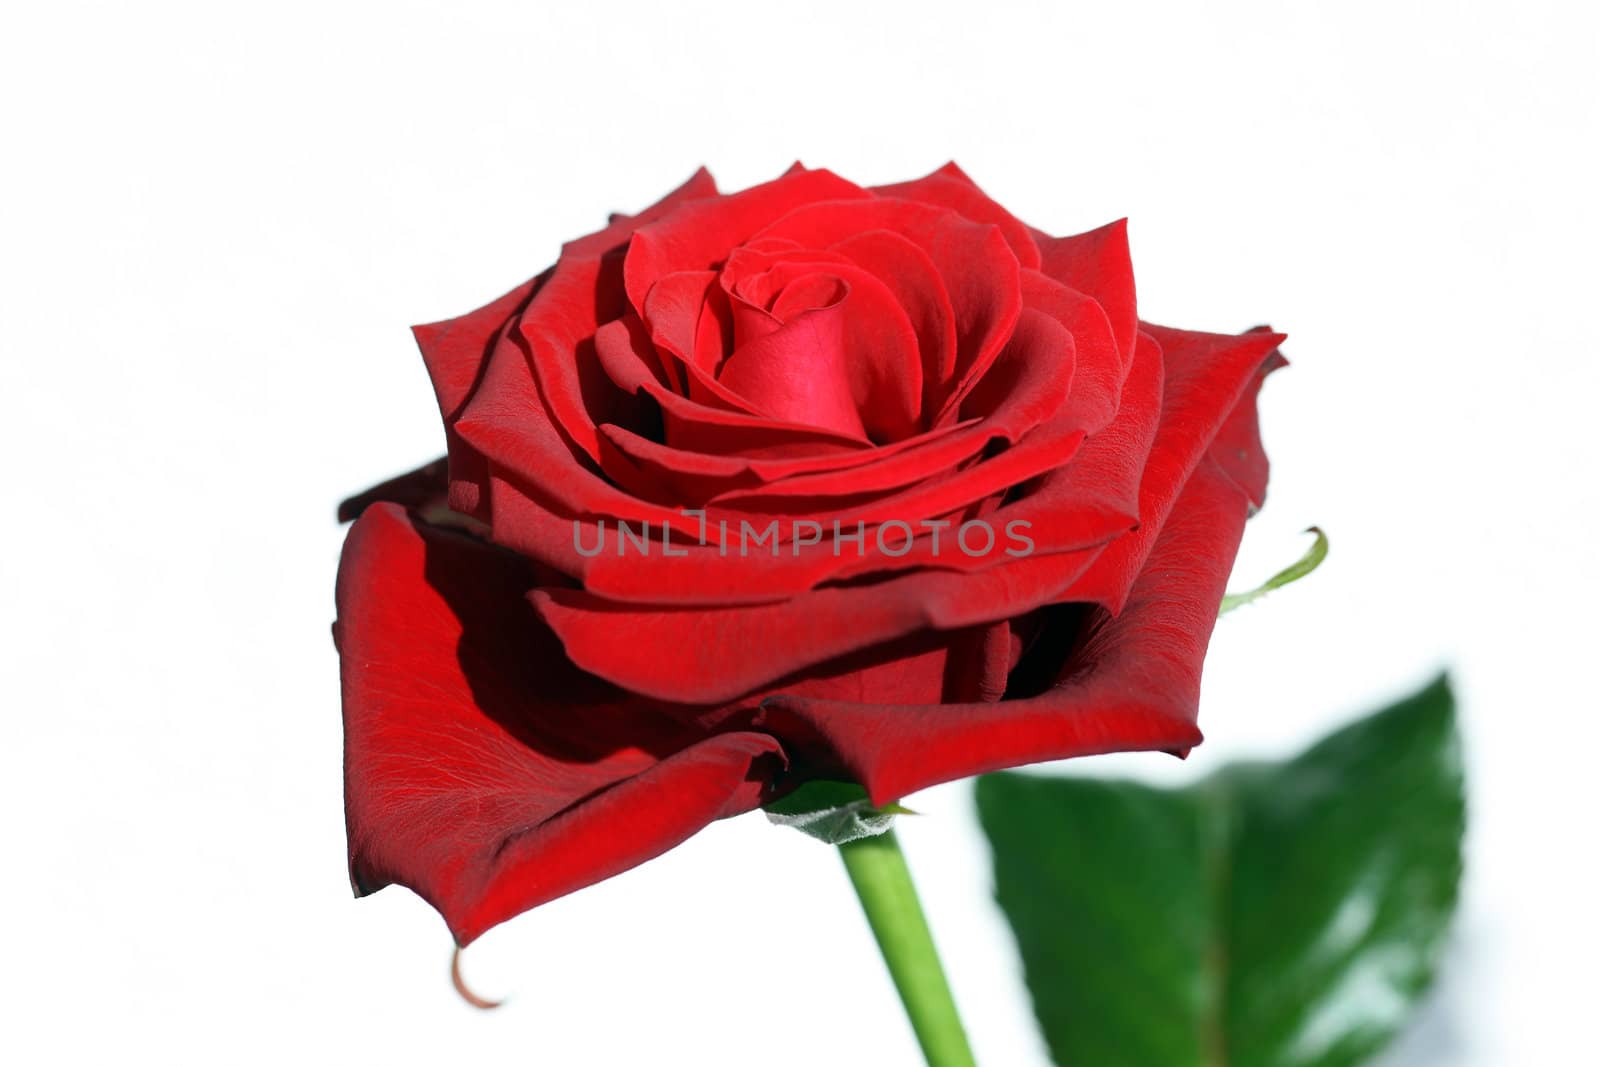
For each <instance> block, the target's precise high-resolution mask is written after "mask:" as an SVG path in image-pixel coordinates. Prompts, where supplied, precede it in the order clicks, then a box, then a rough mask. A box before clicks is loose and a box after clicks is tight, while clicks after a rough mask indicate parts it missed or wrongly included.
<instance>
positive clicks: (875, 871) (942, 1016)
mask: <svg viewBox="0 0 1600 1067" xmlns="http://www.w3.org/2000/svg"><path fill="white" fill-rule="evenodd" d="M839 854H840V856H842V857H843V859H844V868H845V870H846V871H847V872H849V875H850V881H851V884H853V885H854V886H855V890H856V896H857V897H859V898H860V900H861V910H862V911H864V912H866V913H867V922H868V923H869V924H870V925H871V926H872V933H873V935H874V936H875V937H876V938H877V939H878V948H879V949H880V950H881V951H882V952H883V962H884V963H885V964H887V965H888V967H889V976H890V977H891V978H893V979H894V985H895V989H896V990H898V991H899V993H900V1001H901V1003H903V1004H904V1005H905V1008H906V1014H907V1015H908V1016H910V1018H911V1028H912V1029H913V1030H914V1031H915V1032H916V1035H917V1042H918V1043H919V1044H920V1045H921V1046H922V1055H923V1057H924V1058H925V1059H926V1060H927V1061H928V1067H976V1063H975V1061H974V1060H973V1058H972V1047H971V1046H970V1045H968V1044H967V1032H966V1030H965V1029H964V1028H963V1027H962V1025H961V1016H960V1015H959V1014H958V1013H957V1011H956V1002H955V998H953V997H952V996H951V995H950V984H949V983H948V982H947V981H946V980H945V976H944V968H943V967H942V966H941V965H940V963H939V953H938V950H937V949H935V948H934V945H933V934H932V933H931V932H930V931H929V929H928V920H927V919H926V918H925V917H924V916H923V914H922V904H921V902H920V901H919V900H918V899H917V889H916V886H915V885H914V884H913V883H912V881H911V868H909V867H908V866H906V857H905V853H904V852H901V851H900V842H899V841H898V840H897V839H896V838H895V835H894V831H893V830H891V831H889V832H888V833H884V834H879V835H878V836H876V837H863V838H861V839H859V840H856V841H851V842H849V843H847V844H843V845H840V846H839Z"/></svg>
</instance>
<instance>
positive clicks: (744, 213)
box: [336, 166, 1281, 944]
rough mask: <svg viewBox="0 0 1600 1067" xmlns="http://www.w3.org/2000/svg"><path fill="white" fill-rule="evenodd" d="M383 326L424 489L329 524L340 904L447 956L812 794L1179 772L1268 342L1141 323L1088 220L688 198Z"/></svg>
mask: <svg viewBox="0 0 1600 1067" xmlns="http://www.w3.org/2000/svg"><path fill="white" fill-rule="evenodd" d="M416 334H417V339H418V342H419V343H420V345H421V347H422V352H423V357H424V359H425V360H426V362H427V365H428V371H429V374H430V375H431V376H432V378H433V384H434V388H435V390H436V391H437V393H438V397H439V406H440V409H441V410H442V412H443V415H444V422H445V436H446V442H447V444H448V447H449V457H448V476H447V477H446V465H445V464H442V463H437V464H432V465H430V466H429V467H426V468H423V470H421V471H419V472H416V473H415V474H414V475H411V476H406V477H404V478H400V479H397V480H396V481H394V482H391V483H389V484H387V485H385V486H380V487H378V489H376V490H374V491H372V492H371V493H368V494H365V495H364V496H362V497H360V498H357V499H356V500H354V501H352V502H350V504H349V505H347V507H346V509H345V510H346V511H347V512H348V513H355V512H360V513H361V514H360V518H359V520H358V521H357V522H356V524H355V526H354V527H353V528H352V529H351V531H350V535H349V539H348V540H347V542H346V544H345V551H344V558H343V562H342V564H341V567H340V573H339V587H338V609H339V622H338V624H337V629H336V633H337V636H338V644H339V651H340V655H341V661H342V675H343V691H344V718H345V745H346V750H345V772H346V806H347V818H348V825H349V838H350V868H351V875H352V879H353V881H354V884H355V887H356V889H357V891H358V892H361V893H366V892H370V891H372V890H375V889H378V888H380V887H382V886H384V885H387V884H389V883H391V882H399V883H401V884H403V885H407V886H410V887H411V888H412V889H414V890H416V891H417V892H418V893H420V894H421V895H422V896H423V897H425V898H426V899H427V900H428V901H429V902H430V903H432V904H433V905H434V907H436V908H438V909H439V911H440V912H442V913H443V914H444V916H445V918H446V920H447V921H448V923H449V925H450V928H451V930H452V931H453V932H454V934H455V937H456V939H457V941H459V942H460V943H462V944H466V943H467V942H469V941H471V940H472V939H473V938H475V937H477V936H478V935H479V934H481V933H483V932H484V931H485V930H487V929H488V928H489V927H491V926H493V925H495V924H496V923H499V922H501V921H503V920H505V919H508V918H510V917H511V916H513V915H516V914H517V913H519V912H521V911H524V910H526V909H527V908H531V907H533V906H535V905H537V904H540V903H542V902H544V901H547V900H550V899H551V898H553V897H557V896H560V895H561V894H564V893H569V892H571V891H573V890H575V889H578V888H581V887H582V886H585V885H588V884H590V883H592V882H595V881H598V880H599V879H602V878H606V877H608V876H610V875H613V874H616V873H618V872H620V871H623V870H626V869H627V868H629V867H631V866H633V865H635V864H637V863H640V862H641V861H643V860H646V859H648V858H650V857H652V856H654V855H657V854H658V853H660V852H662V851H664V850H666V849H668V848H670V847H672V846H673V845H675V844H677V843H678V842H680V841H682V840H683V839H685V838H686V837H688V836H689V835H691V834H693V833H694V832H695V831H697V830H698V829H700V828H701V827H702V826H704V825H705V824H706V823H708V822H709V821H711V820H713V819H717V818H720V817H722V816H726V815H734V814H737V813H740V812H743V811H747V810H749V809H751V808H753V807H756V806H757V805H760V804H762V803H763V802H765V801H768V800H771V799H773V798H775V797H776V796H778V795H780V794H782V793H784V792H786V791H788V790H789V789H792V788H793V787H794V786H795V785H797V784H799V783H801V782H804V781H806V780H808V779H811V778H817V777H834V778H848V779H853V780H855V781H859V782H860V783H862V784H863V785H864V786H865V787H866V788H867V790H868V792H869V793H870V794H871V796H872V798H873V799H874V801H877V802H887V801H889V800H892V799H895V798H897V797H899V796H902V795H904V794H906V793H909V792H912V791H913V790H917V789H920V788H922V787H924V786H929V785H933V784H935V783H937V782H944V781H949V780H951V779H955V778H961V777H965V776H967V775H972V774H978V773H980V772H984V771H990V770H995V769H997V768H1002V767H1010V766H1014V765H1017V764H1023V763H1030V762H1034V761H1037V760H1047V759H1058V758H1062V757H1067V756H1079V755H1085V754H1089V753H1101V752H1111V751H1121V750H1132V749H1170V750H1184V749H1187V748H1188V747H1189V746H1191V745H1194V744H1196V743H1197V742H1199V740H1200V731H1199V730H1198V729H1197V728H1196V726H1195V708H1196V699H1197V693H1198V687H1199V679H1200V665H1201V660H1202V658H1203V656H1204V653H1205V648H1206V643H1207V641H1208V639H1209V636H1210V633H1211V628H1212V624H1213V621H1214V619H1215V617H1216V611H1217V605H1218V602H1219V600H1220V598H1221V596H1222V592H1223V583H1224V580H1225V578H1226V576H1227V574H1228V570H1229V568H1230V566H1231V564H1232V561H1233V557H1234V553H1235V551H1236V549H1237V547H1238V543H1239V538H1240V534H1241V530H1242V527H1243V525H1244V521H1245V518H1246V516H1247V514H1248V513H1249V512H1250V510H1251V509H1252V506H1253V505H1254V504H1259V503H1260V500H1261V497H1262V494H1263V491H1264V489H1265V485H1266V475H1267V468H1266V459H1265V457H1264V455H1263V454H1262V451H1261V447H1260V441H1259V438H1258V435H1257V432H1256V421H1255V392H1256V389H1257V387H1258V385H1259V383H1260V381H1261V379H1262V377H1263V375H1264V374H1265V373H1266V371H1268V370H1270V369H1271V368H1272V367H1273V366H1274V365H1276V364H1277V363H1279V362H1281V360H1280V359H1279V358H1278V356H1277V354H1276V352H1275V348H1276V346H1277V344H1278V342H1279V341H1280V340H1281V337H1280V336H1279V335H1276V334H1272V333H1268V332H1265V331H1253V332H1250V333H1246V334H1243V335H1241V336H1236V337H1235V336H1223V335H1216V334H1205V333H1193V332H1189V331H1182V330H1172V329H1165V328H1162V327H1158V326H1151V325H1147V324H1143V323H1140V322H1139V321H1138V319H1137V316H1136V313H1135V308H1134V289H1133V275H1132V270H1131V266H1130V263H1129V258H1128V249H1127V244H1126V240H1125V236H1124V230H1123V226H1122V224H1121V223H1114V224H1112V225H1110V226H1107V227H1104V228H1102V229H1099V230H1095V231H1093V232H1090V233H1086V234H1081V235H1079V236H1077V237H1066V238H1054V237H1048V236H1046V235H1044V234H1042V233H1040V232H1038V231H1036V230H1032V229H1030V228H1029V227H1027V226H1025V225H1023V224H1022V223H1020V222H1018V221H1017V220H1016V219H1015V218H1013V217H1012V216H1011V215H1010V214H1009V213H1007V212H1006V211H1005V210H1004V209H1003V208H1001V207H1000V206H999V205H998V204H996V203H994V201H992V200H990V199H989V198H988V197H987V196H985V195H984V194H983V193H982V192H981V191H980V190H979V189H978V187H977V186H976V185H974V184H973V183H972V182H971V180H969V179H968V178H967V177H966V175H964V174H962V173H961V171H959V170H958V169H956V168H955V167H954V166H950V167H946V168H944V169H943V170H940V171H938V172H937V173H935V174H932V175H930V176H928V177H926V178H923V179H921V180H919V181H914V182H908V183H906V184H903V185H894V186H887V187H883V188H878V189H863V188H860V187H858V186H856V185H853V184H851V183H850V182H847V181H845V180H843V179H842V178H839V177H837V176H835V175H833V174H831V173H829V172H828V171H822V170H805V169H802V168H799V167H796V168H794V169H793V170H791V171H790V172H789V173H787V174H785V175H784V176H783V177H782V178H779V179H778V180H777V181H774V182H771V183H769V184H766V185H761V186H757V187H756V188H753V189H747V190H745V191H744V192H741V193H736V194H733V195H728V196H723V195H719V194H718V193H717V190H716V187H715V186H714V184H713V183H712V180H711V178H710V176H709V175H707V174H706V173H704V172H701V173H699V174H697V175H695V176H694V177H693V178H691V179H690V180H689V182H688V183H687V184H685V185H684V186H683V187H682V188H680V189H678V190H677V191H676V192H674V193H672V194H671V195H669V196H668V197H667V198H666V199H665V200H663V201H662V202H661V203H659V204H657V205H656V206H654V207H652V208H650V209H648V210H647V211H645V212H643V213H642V214H640V215H638V216H635V217H632V218H628V217H619V218H617V219H615V220H614V221H613V222H612V224H611V225H610V226H609V227H608V228H606V229H605V230H602V231H600V232H599V233H596V234H592V235H590V236H588V237H584V238H581V239H579V240H577V241H574V242H572V243H571V244H569V245H567V246H566V247H565V248H564V249H563V250H562V254H561V258H560V259H559V261H558V262H557V263H556V264H555V266H553V267H551V268H550V269H549V270H548V271H546V272H545V273H543V274H541V275H540V276H539V277H537V278H535V279H534V280H533V281H531V282H529V283H528V284H526V285H524V286H522V287H521V288H519V289H517V290H515V291H514V292H511V293H509V294H507V295H506V296H504V297H502V298H501V299H499V300H497V301H495V302H494V303H492V304H490V305H488V306H487V307H485V308H483V309H482V310H479V311H475V312H473V313H471V314H469V315H466V316H463V317H462V318H459V319H454V320H451V321H449V322H443V323H439V324H436V325H433V326H424V327H419V328H418V329H417V331H416ZM402 504H404V505H407V506H408V507H409V508H410V509H411V510H407V509H406V508H405V507H402V506H400V505H402ZM369 505H370V506H369ZM363 508H364V511H363V510H362V509H363ZM747 531H748V535H747Z"/></svg>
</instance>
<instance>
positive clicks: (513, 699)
mask: <svg viewBox="0 0 1600 1067" xmlns="http://www.w3.org/2000/svg"><path fill="white" fill-rule="evenodd" d="M529 581H530V576H529V573H528V571H527V569H526V566H525V564H524V563H523V562H522V561H521V560H519V559H518V558H517V557H515V556H513V555H511V554H509V553H506V552H503V551H501V550H499V549H495V548H493V547H490V546H487V545H485V544H483V543H482V542H479V541H476V540H473V539H470V538H467V537H464V536H461V535H457V534H452V533H448V532H442V531H439V530H436V529H433V528H430V527H427V526H424V525H422V524H418V523H414V522H413V521H412V520H410V519H408V518H407V517H406V516H405V514H404V513H403V512H402V511H401V510H400V509H399V508H397V507H395V506H394V505H390V504H378V505H374V506H373V507H371V508H369V509H368V510H367V511H366V513H365V514H364V515H363V516H362V518H361V519H360V521H358V522H357V523H356V525H355V526H354V527H352V529H351V531H350V536H349V539H348V540H347V542H346V545H345V552H344V558H343V561H342V563H341V566H340V573H339V588H338V604H339V622H338V624H337V627H336V636H337V639H338V644H339V651H340V665H341V675H342V679H343V691H344V717H345V805H346V819H347V824H348V831H349V842H350V872H351V881H352V883H353V885H354V886H355V889H356V892H357V893H359V894H365V893H370V892H373V891H374V890H377V889H379V888H381V887H383V886H385V885H388V884H390V883H394V882H398V883H400V884H402V885H406V886H408V887H410V888H411V889H414V890H415V891H416V892H417V893H418V894H420V895H421V896H422V897H423V898H424V899H426V900H427V901H428V902H429V903H430V904H432V905H433V906H434V907H435V908H437V909H438V910H439V911H440V912H441V913H442V914H443V915H444V917H445V920H446V921H447V922H448V923H449V925H450V929H451V932H452V933H454V935H455V937H456V940H457V941H458V942H459V943H461V944H466V943H468V942H470V941H471V940H473V939H474V938H476V937H477V936H478V935H479V934H481V933H483V932H484V931H485V930H487V929H488V928H489V927H491V926H494V925H495V924H496V923H499V922H503V921H504V920H506V919H509V918H511V917H512V916H513V915H516V914H518V913H519V912H522V911H525V910H527V909H528V908H531V907H534V906H535V905H537V904H540V903H543V902H544V901H547V900H550V899H552V898H554V897H557V896H561V895H562V894H565V893H569V892H572V891H573V890H575V889H579V888H582V887H583V886H586V885H589V884H591V883H593V882H597V881H599V880H601V879H603V878H607V877H609V876H611V875H614V874H617V873H620V872H621V871H624V870H627V869H628V868H629V867H633V866H635V865H637V864H638V863H641V862H643V861H644V860H647V859H650V858H652V857H653V856H656V855H658V854H660V853H662V852H664V851H666V850H667V849H669V848H671V847H672V846H674V845H676V844H678V843H679V842H681V841H683V840H684V839H685V838H687V837H689V836H690V835H691V834H693V833H694V832H695V831H697V830H698V829H700V828H701V827H702V826H704V825H705V824H706V823H708V822H710V821H712V820H713V819H716V818H719V817H721V816H725V815H730V814H735V813H737V812H741V811H745V810H748V809H749V808H751V807H754V806H755V805H756V804H757V803H759V801H760V799H761V795H762V791H763V789H764V787H765V783H766V782H767V781H768V780H769V778H770V776H771V775H772V774H773V773H775V772H776V771H777V770H778V769H779V768H780V765H781V763H782V755H781V752H780V749H779V746H778V743H777V742H776V741H775V740H774V739H773V738H772V737H770V736H767V735H764V734H758V733H750V732H742V731H736V732H727V733H718V734H713V733H707V732H705V731H703V730H700V729H698V728H696V727H694V726H693V725H692V724H691V723H689V722H686V721H684V720H683V719H681V718H678V717H674V716H672V715H670V714H668V713H667V712H666V711H665V710H664V709H660V708H659V707H658V706H654V705H651V704H650V703H648V702H644V701H640V700H637V699H635V698H632V697H628V696H626V695H625V694H620V693H618V692H617V691H616V690H613V689H611V688H610V687H608V686H605V685H603V684H602V683H599V682H598V681H597V680H595V679H593V678H589V677H587V676H584V675H582V674H581V673H579V672H577V671H575V670H573V669H572V667H571V666H570V665H569V664H568V663H567V662H566V660H565V658H564V657H563V656H562V655H561V653H560V648H559V646H558V645H556V643H555V642H554V641H553V640H552V639H551V637H550V635H549V634H548V632H546V631H544V630H543V629H542V627H541V626H540V625H539V623H538V620H537V619H536V618H535V617H534V615H533V613H532V612H531V611H530V610H529V608H528V606H527V604H526V602H525V601H524V600H523V599H522V597H521V592H522V590H523V589H525V588H526V586H527V584H528V582H529Z"/></svg>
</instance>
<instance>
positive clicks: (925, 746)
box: [756, 459, 1249, 804]
mask: <svg viewBox="0 0 1600 1067" xmlns="http://www.w3.org/2000/svg"><path fill="white" fill-rule="evenodd" d="M1248 511H1249V501H1248V499H1247V498H1246V497H1245V495H1244V493H1243V492H1241V491H1240V489H1239V488H1238V486H1237V485H1235V484H1234V482H1233V481H1232V480H1231V479H1230V478H1229V477H1227V476H1226V475H1225V474H1224V473H1223V472H1222V470H1221V468H1220V467H1219V466H1218V465H1217V464H1216V462H1215V461H1213V460H1210V459H1207V460H1206V461H1205V462H1204V463H1202V464H1201V466H1200V469H1199V470H1197V471H1196V472H1195V475H1194V477H1193V479H1192V480H1191V481H1190V483H1189V485H1188V486H1187V488H1185V490H1184V492H1183V496H1182V498H1181V499H1180V501H1179V502H1178V506H1177V507H1176V509H1175V510H1174V513H1173V515H1172V518H1171V519H1170V521H1169V522H1168V523H1167V524H1166V528H1165V529H1164V531H1163V532H1162V534H1161V537H1160V540H1159V541H1158V542H1157V544H1156V546H1155V549H1154V551H1153V552H1152V554H1151V557H1150V561H1149V566H1148V567H1147V568H1146V569H1145V570H1144V572H1143V574H1142V575H1141V576H1140V579H1139V581H1138V583H1137V584H1136V585H1135V586H1134V589H1133V590H1132V593H1131V595H1130V596H1129V598H1128V604H1127V606H1126V608H1125V609H1124V610H1123V611H1122V613H1121V614H1119V615H1117V616H1116V617H1112V616H1110V615H1109V614H1107V613H1104V612H1102V613H1101V614H1099V615H1098V616H1097V617H1096V618H1095V620H1094V621H1093V622H1092V624H1091V625H1090V627H1089V630H1088V633H1087V635H1086V636H1085V637H1084V638H1083V639H1082V641H1081V644H1079V645H1078V647H1077V648H1076V649H1075V650H1073V651H1072V652H1071V654H1070V657H1068V656H1066V655H1065V653H1063V656H1062V659H1063V663H1062V668H1063V670H1062V672H1061V673H1060V674H1059V675H1057V676H1056V677H1055V679H1054V682H1053V684H1051V685H1050V686H1049V687H1048V688H1046V689H1045V691H1044V692H1043V693H1041V694H1038V695H1029V696H1027V697H1025V698H1024V699H1017V700H1001V701H999V702H993V703H983V702H972V703H965V704H925V705H920V706H910V705H900V706H895V705H882V704H868V703H859V702H857V703H845V702H837V701H819V700H814V699H807V698H804V697H790V696H782V695H780V696H774V697H769V698H768V699H767V700H766V701H765V702H764V705H763V710H762V714H761V715H760V716H758V718H757V720H756V722H757V725H759V726H763V727H765V728H767V729H770V730H772V731H773V732H774V733H776V734H779V735H780V736H783V735H791V734H792V735H795V736H799V737H805V736H820V737H821V738H822V739H823V740H824V741H825V743H826V745H827V746H828V748H829V749H830V750H831V751H833V752H834V753H836V754H837V758H838V759H839V760H840V762H842V763H843V764H844V765H845V767H846V768H847V769H848V770H849V772H850V774H851V776H852V777H853V778H854V779H855V780H856V781H859V782H861V783H862V784H863V785H864V786H866V788H867V791H868V793H869V794H870V795H871V797H872V800H873V802H874V803H877V804H886V803H889V802H891V801H894V800H897V799H899V798H901V797H903V796H906V795H907V794H909V793H913V792H915V791H916V790H918V789H924V788H926V787H928V786H931V785H937V784H938V783H940V782H948V781H953V780H955V779H957V778H965V777H968V776H969V775H974V774H983V773H986V772H988V771H994V770H1000V769H1003V768H1006V767H1016V766H1019V765H1022V764H1027V763H1036V762H1039V761H1042V760H1054V759H1066V758H1068V757H1073V756H1087V755H1096V754H1101V753H1107V752H1130V751H1145V750H1153V749H1163V750H1187V749H1188V748H1191V747H1193V746H1194V745H1197V744H1199V743H1200V741H1201V733H1200V730H1199V728H1198V727H1197V726H1196V725H1195V720H1196V717H1197V712H1198V708H1199V696H1200V671H1201V665H1202V663H1203V661H1204V659H1205V652H1206V646H1207V645H1208V644H1209V642H1210V637H1211V630H1212V627H1213V626H1214V625H1215V623H1216V617H1217V605H1218V603H1219V602H1220V601H1221V599H1222V593H1223V589H1224V585H1225V583H1226V582H1227V579H1228V572H1229V571H1230V570H1231V568H1232V566H1233V559H1234V555H1235V553H1236V552H1237V551H1238V547H1239V539H1240V537H1241V536H1242V534H1243V531H1244V522H1245V517H1246V515H1247V514H1248Z"/></svg>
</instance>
